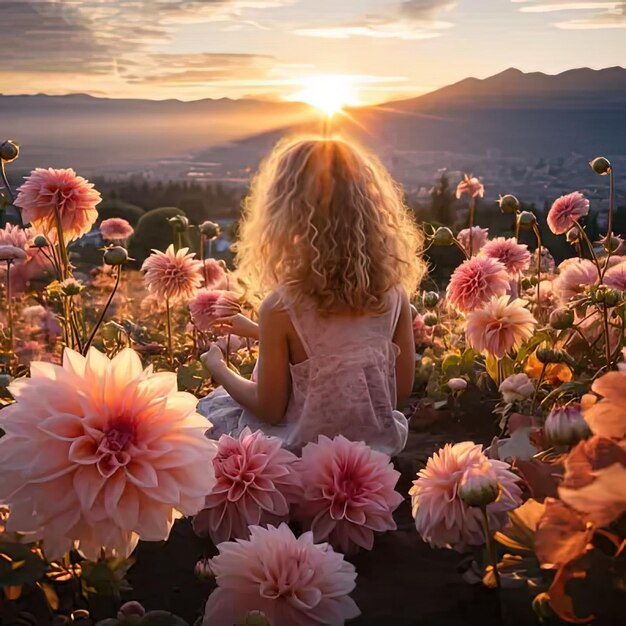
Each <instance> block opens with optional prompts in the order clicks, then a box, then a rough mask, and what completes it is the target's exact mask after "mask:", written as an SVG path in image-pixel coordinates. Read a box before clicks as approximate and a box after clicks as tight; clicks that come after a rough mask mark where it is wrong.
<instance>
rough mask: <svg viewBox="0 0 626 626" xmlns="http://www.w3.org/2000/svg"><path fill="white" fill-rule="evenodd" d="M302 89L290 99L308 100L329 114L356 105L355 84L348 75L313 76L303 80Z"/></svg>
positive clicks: (330, 115) (329, 115)
mask: <svg viewBox="0 0 626 626" xmlns="http://www.w3.org/2000/svg"><path fill="white" fill-rule="evenodd" d="M301 84H302V90H301V91H299V92H297V93H295V94H293V95H292V96H291V97H290V98H289V99H290V100H293V101H298V102H306V103H307V104H310V105H311V106H314V107H315V108H317V109H319V110H320V111H322V113H324V114H325V115H327V116H328V117H332V116H333V115H335V114H337V113H340V112H341V111H342V110H343V108H344V107H346V106H356V105H357V104H358V102H357V101H356V98H355V95H354V85H353V84H352V83H351V81H350V78H349V77H347V76H311V77H309V78H305V79H303V80H302V81H301Z"/></svg>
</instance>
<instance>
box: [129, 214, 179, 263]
mask: <svg viewBox="0 0 626 626" xmlns="http://www.w3.org/2000/svg"><path fill="white" fill-rule="evenodd" d="M175 215H185V213H184V211H181V210H180V209H178V208H176V207H161V208H159V209H154V210H152V211H148V213H146V214H145V215H142V216H141V218H140V220H139V221H138V222H137V226H136V227H135V234H134V235H133V237H132V239H131V240H130V246H129V252H130V256H131V257H133V258H134V259H136V260H137V262H139V263H142V262H143V260H144V259H145V258H146V257H148V256H149V255H150V252H151V251H152V250H153V249H155V250H165V249H166V248H167V247H168V246H169V245H170V244H172V243H174V233H173V230H172V226H171V225H170V223H169V222H168V221H167V220H168V219H169V218H170V217H174V216H175ZM182 245H183V246H186V247H190V240H189V235H188V233H183V234H182Z"/></svg>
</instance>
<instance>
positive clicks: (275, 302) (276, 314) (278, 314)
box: [259, 291, 289, 324]
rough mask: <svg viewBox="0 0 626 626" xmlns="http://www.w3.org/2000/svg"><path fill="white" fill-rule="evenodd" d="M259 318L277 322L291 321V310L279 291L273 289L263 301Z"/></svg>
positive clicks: (285, 322)
mask: <svg viewBox="0 0 626 626" xmlns="http://www.w3.org/2000/svg"><path fill="white" fill-rule="evenodd" d="M259 320H260V321H261V322H264V321H265V322H273V323H276V324H283V323H284V324H287V323H288V322H289V312H288V311H287V307H286V305H285V302H284V300H283V298H282V297H281V294H280V292H279V291H273V292H272V293H270V294H269V295H268V296H266V297H265V299H264V300H263V302H261V306H260V307H259Z"/></svg>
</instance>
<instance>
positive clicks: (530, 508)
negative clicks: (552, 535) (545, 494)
mask: <svg viewBox="0 0 626 626" xmlns="http://www.w3.org/2000/svg"><path fill="white" fill-rule="evenodd" d="M545 509H546V507H545V505H544V504H541V503H539V502H537V501H536V500H533V499H532V498H530V499H529V500H527V501H526V502H524V504H522V506H520V507H519V508H517V509H515V510H514V511H510V512H509V521H510V524H509V525H508V526H507V527H506V528H505V529H504V530H501V531H498V532H496V534H495V537H494V538H495V540H496V541H497V542H498V543H499V544H501V545H503V546H504V547H505V548H508V549H509V550H513V551H514V552H517V553H520V554H522V555H524V554H529V553H530V554H534V552H535V535H536V533H537V525H538V524H539V520H540V519H541V517H542V515H543V514H544V512H545Z"/></svg>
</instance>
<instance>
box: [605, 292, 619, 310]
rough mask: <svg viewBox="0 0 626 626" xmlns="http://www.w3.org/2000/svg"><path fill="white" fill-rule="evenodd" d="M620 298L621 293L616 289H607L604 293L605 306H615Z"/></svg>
mask: <svg viewBox="0 0 626 626" xmlns="http://www.w3.org/2000/svg"><path fill="white" fill-rule="evenodd" d="M621 299H622V296H621V294H620V293H619V292H618V291H615V289H609V290H608V291H607V292H606V293H605V294H604V304H606V306H617V305H618V304H619V303H620V301H621Z"/></svg>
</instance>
